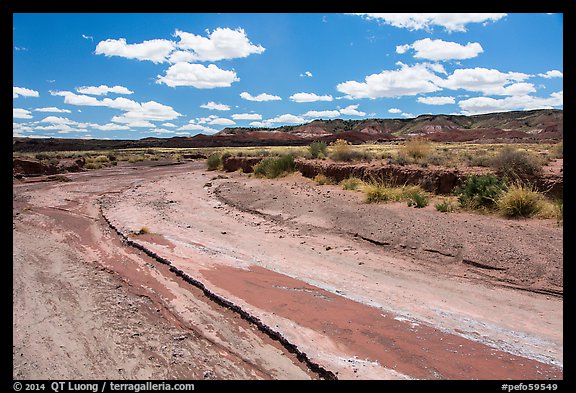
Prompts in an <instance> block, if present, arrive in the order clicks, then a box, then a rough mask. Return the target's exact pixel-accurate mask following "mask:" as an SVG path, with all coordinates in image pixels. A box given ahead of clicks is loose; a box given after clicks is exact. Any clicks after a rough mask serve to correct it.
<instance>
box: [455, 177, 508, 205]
mask: <svg viewBox="0 0 576 393" xmlns="http://www.w3.org/2000/svg"><path fill="white" fill-rule="evenodd" d="M505 189H506V184H505V183H504V182H503V181H502V180H500V179H498V178H497V177H496V176H494V175H472V176H469V177H468V178H467V179H466V181H465V182H464V184H463V185H462V186H460V187H458V188H457V189H456V194H457V195H458V202H459V203H460V205H461V206H462V207H465V208H469V209H481V208H487V209H492V208H494V207H495V206H496V201H497V200H498V198H499V197H500V194H502V192H503V191H504V190H505Z"/></svg>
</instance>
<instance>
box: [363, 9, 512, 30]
mask: <svg viewBox="0 0 576 393" xmlns="http://www.w3.org/2000/svg"><path fill="white" fill-rule="evenodd" d="M353 15H358V16H362V17H364V18H366V19H375V20H378V21H380V22H383V23H386V24H389V25H391V26H394V27H399V28H404V29H409V30H422V29H424V30H430V29H431V27H432V26H442V27H443V28H444V29H446V31H448V32H454V31H466V25H467V24H470V23H487V22H495V21H497V20H499V19H502V18H503V17H505V16H506V14H496V13H493V14H487V13H476V14H458V13H448V14H440V13H426V14H420V13H406V14H386V13H356V14H353Z"/></svg>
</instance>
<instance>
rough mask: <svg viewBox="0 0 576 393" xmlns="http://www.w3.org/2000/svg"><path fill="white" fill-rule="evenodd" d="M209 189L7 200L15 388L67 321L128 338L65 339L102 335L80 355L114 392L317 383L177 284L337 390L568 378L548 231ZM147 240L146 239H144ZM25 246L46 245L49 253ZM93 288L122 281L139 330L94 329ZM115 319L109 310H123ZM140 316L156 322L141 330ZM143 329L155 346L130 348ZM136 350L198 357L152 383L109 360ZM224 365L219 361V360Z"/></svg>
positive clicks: (331, 199) (287, 192)
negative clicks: (166, 386)
mask: <svg viewBox="0 0 576 393" xmlns="http://www.w3.org/2000/svg"><path fill="white" fill-rule="evenodd" d="M216 175H217V173H214V172H206V171H205V170H204V163H203V162H194V163H187V164H184V165H180V166H172V167H158V168H146V167H142V168H139V169H138V170H135V169H131V168H124V167H118V168H115V169H110V170H102V171H98V172H91V173H83V174H77V175H74V176H71V178H72V179H73V181H72V182H69V183H59V184H54V183H51V184H48V183H43V184H34V185H32V184H29V185H26V184H22V185H15V186H14V192H15V203H14V211H15V214H16V213H18V215H15V218H14V226H15V229H14V233H15V236H14V249H15V253H14V265H15V268H14V283H15V285H14V288H15V289H14V291H15V293H14V299H15V300H14V301H15V303H14V304H15V311H14V316H15V326H14V332H15V339H14V345H15V347H14V348H15V349H14V362H15V373H18V372H21V373H22V374H20V377H22V375H24V376H28V377H31V375H32V376H34V375H33V373H32V371H31V370H32V368H30V367H28V368H27V364H29V363H28V362H30V361H32V357H31V354H32V353H33V352H32V350H33V349H35V348H34V345H44V346H45V347H46V346H48V344H46V343H47V342H49V341H47V340H42V342H41V343H40V342H38V343H36V344H34V343H35V342H36V341H35V340H34V339H33V338H32V337H34V336H36V335H37V334H39V333H42V334H44V332H46V331H50V329H47V328H46V326H44V325H46V324H47V323H49V322H47V321H52V320H55V321H56V324H55V326H52V325H54V324H52V325H51V326H52V330H54V331H55V332H57V333H58V334H64V333H65V332H66V329H65V328H64V326H67V325H68V324H67V323H65V322H64V320H65V319H66V318H68V319H78V320H82V321H84V320H86V318H84V317H82V315H83V314H86V315H89V316H90V320H95V321H99V322H96V323H100V324H101V326H108V329H109V330H110V329H112V330H113V331H114V329H126V333H125V334H124V335H122V334H120V333H116V334H117V338H113V339H112V340H110V339H108V340H105V339H102V340H100V339H98V337H97V334H100V333H99V332H100V329H94V328H93V327H91V326H84V327H83V326H82V323H81V322H80V321H73V322H71V323H72V325H74V324H75V325H77V327H78V328H77V329H76V330H75V331H76V332H77V333H76V334H75V340H68V341H70V342H75V341H76V342H80V341H82V340H87V338H86V337H88V339H90V338H94V340H93V341H92V342H91V343H90V345H84V347H82V346H81V345H79V344H78V345H74V348H72V349H73V350H74V351H76V352H78V353H82V352H83V351H84V352H86V351H87V350H86V349H82V348H89V349H90V351H92V352H94V350H93V348H98V351H99V352H98V355H97V356H103V358H105V359H108V364H110V367H109V370H106V374H105V375H111V376H112V377H113V378H119V376H118V375H119V374H118V371H117V368H122V369H123V370H124V372H125V374H123V375H126V374H130V375H132V377H134V378H140V377H143V376H146V375H152V376H154V375H161V376H160V377H161V378H178V377H179V378H186V377H188V378H203V377H204V376H205V375H206V376H207V377H216V378H228V379H236V378H275V379H278V378H297V379H300V378H310V377H317V375H316V374H314V373H311V372H309V370H306V366H305V365H303V364H302V363H301V362H299V361H298V360H297V359H296V358H295V356H294V355H292V354H290V353H289V352H288V351H287V350H286V349H285V348H284V347H282V346H281V345H279V343H278V342H276V341H273V340H271V339H270V338H269V337H268V336H267V335H265V334H263V333H262V332H261V331H258V329H257V328H256V327H255V325H254V324H250V323H248V322H246V321H244V320H242V319H240V318H239V317H238V314H235V313H234V312H233V311H230V310H227V309H225V308H223V307H221V306H218V305H217V304H215V303H214V302H211V301H210V300H208V299H206V297H205V296H204V295H203V294H202V292H200V290H198V289H197V288H195V287H194V286H193V285H190V284H188V283H186V282H184V281H183V280H182V279H181V278H179V277H177V276H176V275H175V274H174V272H179V274H180V276H185V277H186V276H189V277H190V278H191V279H193V280H196V281H197V282H200V283H202V286H203V288H204V289H205V290H206V291H207V292H210V293H213V294H215V295H216V296H218V297H220V298H222V299H226V300H227V301H228V302H230V303H232V304H234V306H236V307H238V308H240V309H241V310H242V311H243V312H245V313H247V314H249V315H251V316H253V318H254V319H255V321H256V322H257V323H256V325H258V324H259V325H261V326H266V327H267V328H268V329H269V330H270V331H271V332H273V333H274V334H278V335H279V336H281V337H282V338H283V339H284V340H286V342H287V343H290V345H294V346H295V347H296V348H297V349H298V350H299V351H301V352H302V353H303V354H305V356H306V357H307V358H308V359H310V361H311V362H312V363H316V364H319V365H321V366H322V367H324V368H325V369H327V370H329V371H331V372H333V373H334V374H335V375H336V376H337V377H338V378H345V379H374V378H381V379H406V378H424V379H438V378H441V379H476V378H480V379H510V378H512V379H561V378H562V375H563V371H562V368H563V336H562V319H563V314H562V293H563V289H562V288H563V287H562V279H561V278H562V230H561V228H558V227H556V226H554V225H553V223H551V222H547V221H537V220H529V221H525V222H519V221H510V220H500V219H494V218H491V217H487V216H475V215H467V214H460V213H458V214H450V215H442V214H441V213H439V212H435V211H433V210H430V209H423V210H422V209H412V208H408V207H406V206H405V205H404V206H400V205H387V206H373V205H365V204H363V203H362V202H361V201H360V200H359V198H360V197H359V194H357V193H354V192H352V191H342V190H339V189H337V188H336V187H330V186H322V187H320V186H316V185H315V184H314V183H313V182H312V181H310V180H308V179H304V178H302V177H301V176H292V177H288V178H284V179H281V180H275V181H269V180H259V179H254V178H250V177H248V176H247V175H240V174H231V175H230V174H227V175H226V176H220V178H215V177H217V176H216ZM47 191H48V192H47ZM100 208H101V212H102V214H103V217H105V218H106V220H108V221H109V222H110V224H111V225H112V226H113V227H114V228H115V229H116V230H118V231H119V232H120V234H121V236H118V235H116V233H115V232H114V231H113V230H111V229H110V227H108V225H107V224H106V222H105V221H104V219H103V218H102V216H100V210H99V209H100ZM359 218H360V219H359ZM143 228H146V229H147V231H149V232H150V233H147V234H137V233H139V232H141V230H142V229H143ZM39 233H41V234H39ZM32 236H37V237H39V238H42V239H43V242H44V243H45V246H44V248H42V247H36V243H38V244H39V245H40V244H42V243H43V242H35V241H30V238H31V237H32ZM121 237H124V238H125V239H129V240H130V242H131V243H133V244H137V245H138V246H139V247H142V248H143V249H145V250H147V251H148V252H149V254H151V255H154V256H157V257H159V258H161V259H163V260H166V261H169V263H170V264H171V267H170V270H169V269H168V266H165V265H163V264H161V263H158V259H156V260H155V259H154V258H150V257H148V256H146V255H145V254H144V253H142V252H141V251H138V250H137V249H136V248H134V247H130V246H129V245H126V244H125V243H124V244H122V243H121V242H120V240H119V239H120V238H121ZM31 244H34V246H32V245H31ZM56 244H58V246H57V247H56V246H55V245H56ZM60 245H65V246H66V247H62V246H60ZM51 247H52V248H53V251H50V248H51ZM67 247H68V248H69V249H70V250H69V251H66V250H67ZM56 250H57V251H56ZM26 255H30V256H34V255H37V258H32V257H29V258H26V257H25V256H26ZM67 255H68V256H67ZM73 255H75V256H73ZM46 256H49V257H48V258H47V257H46ZM30 261H34V263H30ZM42 263H44V264H46V263H47V264H49V265H57V264H60V265H62V264H65V265H69V266H71V267H69V268H65V269H64V268H57V267H54V268H53V269H61V270H59V271H58V272H59V274H56V273H55V274H54V277H48V278H47V279H46V280H44V281H42V280H41V278H40V277H39V275H40V273H39V271H45V269H42V268H41V267H40V264H42ZM72 266H73V267H72ZM102 268H104V270H100V269H102ZM62 272H65V274H62ZM74 272H75V273H74ZM94 272H96V273H94ZM110 272H113V273H110ZM73 273H74V274H73ZM91 274H92V275H94V276H97V275H104V276H106V277H107V278H108V279H109V280H112V282H114V283H115V282H121V283H124V285H122V286H121V287H120V288H119V289H116V286H117V285H118V284H111V285H112V286H113V287H114V288H115V289H114V290H115V291H118V290H120V292H119V293H118V296H120V295H122V296H132V297H133V299H134V300H132V301H131V303H132V305H134V304H140V303H142V301H141V302H140V303H138V302H137V299H150V302H151V303H152V304H153V305H152V306H150V305H146V306H143V305H140V306H139V308H138V311H137V312H136V313H135V316H134V318H135V319H134V320H122V319H120V318H118V319H116V318H108V316H107V315H106V316H105V315H102V314H103V313H100V314H99V313H98V307H96V306H94V304H96V305H100V304H104V303H103V302H98V301H95V300H96V299H98V298H97V295H96V294H97V293H98V292H99V291H100V292H101V293H102V296H105V294H109V293H110V292H111V291H113V290H112V289H110V288H106V287H103V286H102V285H96V284H97V283H100V281H101V280H98V281H97V282H94V280H92V281H90V280H88V278H92V275H91ZM40 276H41V275H40ZM58 280H60V282H62V284H61V285H60V286H56V287H57V288H62V290H60V289H59V290H58V291H56V292H55V295H54V296H60V300H58V299H59V298H58V297H56V298H54V299H52V300H51V301H52V303H53V304H54V307H55V309H54V310H53V312H50V311H44V313H48V314H47V315H46V316H49V318H47V319H43V318H44V317H39V316H41V315H43V313H42V312H34V310H35V307H36V308H37V309H38V310H40V309H42V308H45V309H46V310H50V308H46V307H45V305H46V302H48V301H50V299H51V297H50V296H42V297H38V296H37V295H36V294H37V293H38V291H40V292H42V291H45V292H49V289H52V290H53V287H54V285H52V281H56V282H58ZM77 283H78V284H77ZM82 283H84V284H82ZM71 285H84V286H85V288H87V290H86V292H87V293H91V295H90V297H89V298H87V299H86V300H85V301H86V302H88V306H86V307H85V309H82V308H80V309H81V310H83V311H82V313H79V314H78V315H79V316H76V314H75V313H74V311H73V310H76V313H77V310H78V307H68V308H66V307H64V305H65V304H66V302H65V301H62V300H61V299H62V298H74V296H72V297H69V296H64V297H63V295H62V293H61V292H64V288H69V287H70V286H71ZM519 289H522V290H519ZM69 291H72V293H78V292H80V290H79V289H70V290H69ZM93 292H94V293H93ZM112 293H114V292H112ZM22 294H25V295H24V296H23V295H22ZM139 295H140V296H139ZM142 295H145V297H142ZM52 297H53V296H52ZM107 299H110V300H111V301H112V302H114V297H110V296H108V298H107ZM90 301H95V302H94V303H93V304H90V303H89V302H90ZM78 302H80V301H78ZM124 304H125V302H121V301H118V300H116V306H117V307H120V306H121V305H124ZM146 307H148V308H146ZM148 309H149V312H148V311H146V310H148ZM84 310H86V311H84ZM157 310H160V311H157ZM150 318H152V320H153V321H154V323H155V324H150V323H146V321H149V320H150ZM38 321H41V322H38ZM138 322H141V323H142V324H145V326H146V327H147V328H149V329H151V330H152V331H151V332H148V331H146V335H138V334H136V335H135V336H134V337H132V335H133V334H134V333H138V331H134V327H135V326H139V325H138ZM58 323H60V324H62V326H59V325H58ZM240 323H244V324H245V325H240ZM39 324H40V325H39ZM98 326H100V325H98ZM151 326H158V328H152V327H151ZM40 328H41V329H40ZM170 329H182V331H186V332H193V333H194V334H193V335H192V333H188V334H189V336H187V337H188V338H186V339H176V340H175V339H174V337H177V338H181V337H182V334H180V332H178V334H173V335H170V334H166V331H167V330H168V331H171V330H170ZM102 331H105V329H102ZM70 334H71V333H70ZM103 334H104V333H103ZM128 336H130V337H128ZM104 337H115V336H114V335H113V334H112V335H111V334H110V333H109V332H108V333H105V334H104ZM153 337H156V338H153ZM192 337H193V338H194V339H192ZM129 338H130V339H131V340H139V343H141V345H136V346H130V349H131V350H132V351H136V350H139V348H146V346H152V347H153V349H152V350H151V351H152V353H153V354H154V356H153V359H157V358H159V359H164V361H165V362H168V360H170V361H173V360H174V356H173V354H169V353H168V352H170V351H167V348H171V347H170V345H168V344H169V343H172V344H174V343H176V344H178V345H184V344H186V345H191V346H192V347H191V349H187V352H186V351H184V352H183V355H182V356H181V357H178V356H176V358H177V364H178V366H174V367H173V368H170V369H169V370H172V371H167V369H166V368H165V367H159V369H160V370H161V371H160V370H157V369H158V367H156V364H155V363H154V361H152V360H149V361H145V362H143V363H145V364H144V365H143V364H140V363H142V361H141V360H139V362H136V364H137V366H133V367H132V369H129V368H128V367H121V366H118V364H120V363H122V362H123V361H126V359H131V358H132V357H131V356H132V355H134V354H132V353H128V352H127V350H126V351H120V353H119V354H117V355H114V356H116V359H117V360H115V361H113V360H111V358H112V357H113V356H112V355H111V353H112V351H108V352H107V351H106V348H105V347H106V346H111V347H114V348H118V347H119V346H120V347H121V345H120V344H119V343H121V342H124V341H125V340H128V339H129ZM163 340H164V341H163ZM150 342H152V343H157V345H156V346H154V344H150ZM58 348H60V347H48V348H44V350H48V352H50V351H56V352H57V351H59V350H61V349H58ZM36 349H37V348H36ZM194 349H196V352H195V351H194ZM72 352H73V351H72ZM194 353H202V359H200V358H199V356H200V355H196V356H195V355H194ZM216 353H227V354H228V355H227V356H224V357H222V356H211V354H216ZM20 354H22V355H20ZM18 357H20V359H19V358H18ZM56 358H58V359H60V363H61V364H59V365H58V363H56V364H55V366H54V367H56V368H58V370H59V372H61V373H64V374H65V373H66V372H69V371H70V370H71V367H72V366H73V365H74V367H79V368H82V370H83V372H84V374H82V375H94V374H89V373H90V372H92V373H96V372H99V373H102V372H103V370H91V371H89V370H90V367H94V366H93V365H92V366H90V364H91V363H92V362H91V361H86V362H85V363H86V365H85V366H80V364H81V363H79V362H68V363H67V362H66V361H64V360H62V359H64V358H61V357H56V356H54V359H53V360H56ZM134 358H136V359H142V357H141V356H135V355H134ZM87 359H92V361H95V360H96V358H95V357H94V356H92V357H90V356H88V358H87ZM206 359H208V360H206ZM36 361H39V360H36ZM43 361H44V360H43ZM45 361H46V365H49V364H52V363H50V361H49V360H48V359H46V360H45ZM202 362H204V363H202ZM218 362H220V363H218ZM24 363H26V364H24ZM63 363H66V364H63ZM199 363H200V364H208V365H209V366H210V367H209V366H205V367H204V368H202V367H198V364H199ZM17 364H18V367H16V365H17ZM99 364H106V362H99ZM46 367H48V366H46ZM101 367H104V366H101ZM38 369H39V370H41V369H42V367H40V368H38ZM134 369H135V370H136V371H134ZM114 370H116V372H114ZM126 370H129V371H126ZM142 370H144V371H142ZM200 370H202V371H200ZM155 371H156V372H164V374H154V372H155ZM44 372H50V370H49V369H47V370H46V371H44ZM186 372H188V373H189V374H186ZM31 373H32V374H31ZM146 373H148V374H146ZM127 377H128V376H127Z"/></svg>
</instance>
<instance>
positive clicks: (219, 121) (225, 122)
mask: <svg viewBox="0 0 576 393" xmlns="http://www.w3.org/2000/svg"><path fill="white" fill-rule="evenodd" d="M208 124H210V125H218V126H231V125H234V124H236V122H235V121H234V120H230V119H225V118H223V117H217V118H216V119H213V120H211V121H209V122H208Z"/></svg>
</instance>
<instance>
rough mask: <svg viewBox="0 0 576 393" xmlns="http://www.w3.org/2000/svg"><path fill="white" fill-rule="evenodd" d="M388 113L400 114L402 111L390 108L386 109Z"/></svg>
mask: <svg viewBox="0 0 576 393" xmlns="http://www.w3.org/2000/svg"><path fill="white" fill-rule="evenodd" d="M388 113H402V110H401V109H398V108H390V109H388Z"/></svg>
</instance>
